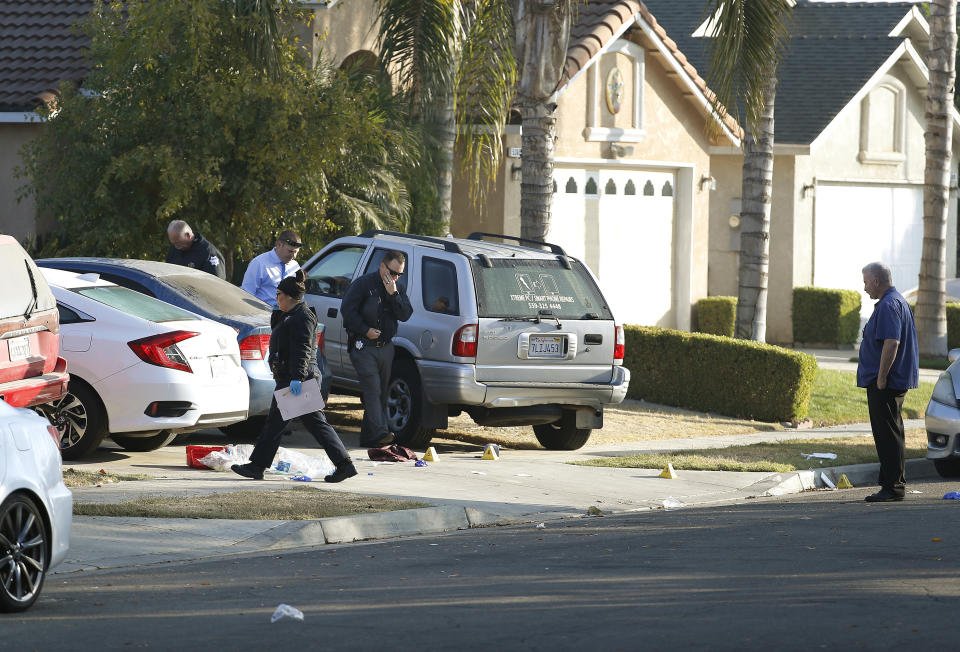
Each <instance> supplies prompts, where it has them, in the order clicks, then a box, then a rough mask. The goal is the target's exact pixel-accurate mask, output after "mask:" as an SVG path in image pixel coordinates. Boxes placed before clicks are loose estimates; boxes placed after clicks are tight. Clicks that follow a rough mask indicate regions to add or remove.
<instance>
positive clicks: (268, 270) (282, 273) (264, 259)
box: [240, 230, 303, 308]
mask: <svg viewBox="0 0 960 652" xmlns="http://www.w3.org/2000/svg"><path fill="white" fill-rule="evenodd" d="M302 246H303V242H301V240H300V236H299V235H298V234H297V232H296V231H290V230H287V231H283V232H281V233H280V235H278V236H277V243H276V245H275V246H274V248H273V249H271V250H270V251H267V252H266V253H262V254H260V255H259V256H257V257H256V258H254V259H253V260H251V261H250V264H249V265H247V271H246V272H245V273H244V275H243V283H242V284H241V285H240V287H242V288H243V289H244V290H246V291H247V292H249V293H250V294H252V295H254V296H255V297H257V298H258V299H260V300H261V301H265V302H266V303H268V304H270V305H271V306H273V307H274V308H276V307H277V285H279V284H280V281H282V280H283V279H285V278H286V277H288V276H293V275H294V274H296V273H297V270H298V269H300V265H299V264H298V263H297V261H296V260H294V258H296V257H297V254H298V253H299V252H300V247H302Z"/></svg>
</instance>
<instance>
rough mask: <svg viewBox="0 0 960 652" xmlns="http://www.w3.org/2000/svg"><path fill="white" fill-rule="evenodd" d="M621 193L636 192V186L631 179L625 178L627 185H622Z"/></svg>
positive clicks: (633, 193)
mask: <svg viewBox="0 0 960 652" xmlns="http://www.w3.org/2000/svg"><path fill="white" fill-rule="evenodd" d="M623 194H625V195H635V194H637V187H636V186H635V185H634V183H633V179H629V180H627V185H625V186H624V187H623Z"/></svg>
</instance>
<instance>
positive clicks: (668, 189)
mask: <svg viewBox="0 0 960 652" xmlns="http://www.w3.org/2000/svg"><path fill="white" fill-rule="evenodd" d="M660 194H661V195H663V196H664V197H673V186H672V185H671V184H670V182H669V181H664V183H663V188H662V189H661V190H660Z"/></svg>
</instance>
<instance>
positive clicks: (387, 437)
mask: <svg viewBox="0 0 960 652" xmlns="http://www.w3.org/2000/svg"><path fill="white" fill-rule="evenodd" d="M405 265H406V256H404V254H403V253H402V252H400V251H392V250H391V251H387V253H386V254H385V255H384V257H383V261H382V262H381V263H380V266H379V267H378V268H377V270H376V271H374V272H370V273H369V274H364V275H363V276H361V277H360V278H357V279H355V280H354V281H353V283H351V284H350V287H348V288H347V291H346V293H345V294H344V295H343V305H342V306H341V312H342V314H343V325H344V327H345V328H346V329H347V334H348V335H349V338H348V347H349V349H348V350H349V351H350V362H351V363H353V368H354V369H355V370H356V372H357V376H358V378H359V380H360V389H361V391H362V393H363V408H364V409H363V423H362V425H361V427H360V445H361V446H367V447H373V446H385V445H387V444H389V443H391V442H392V441H393V438H394V436H393V434H392V433H391V432H390V428H389V425H388V423H387V385H388V383H389V382H390V369H391V367H392V366H393V341H392V340H393V336H394V335H396V334H397V322H398V321H407V320H408V319H410V315H411V314H412V313H413V308H412V307H411V306H410V299H408V298H407V295H406V294H404V292H403V291H402V290H401V289H400V288H399V287H397V279H398V278H400V275H401V274H403V270H404V267H405Z"/></svg>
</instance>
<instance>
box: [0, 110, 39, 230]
mask: <svg viewBox="0 0 960 652" xmlns="http://www.w3.org/2000/svg"><path fill="white" fill-rule="evenodd" d="M39 129H40V126H39V125H31V124H0V232H2V233H5V234H8V235H12V236H14V237H15V238H17V239H19V240H21V241H22V240H23V239H24V238H26V237H33V236H35V235H36V233H37V225H36V223H35V220H34V217H35V215H36V205H35V203H34V202H33V199H31V198H25V199H24V200H23V201H22V202H17V188H19V187H20V186H21V185H22V184H23V183H24V181H25V180H24V179H16V178H14V168H16V167H17V166H19V165H20V164H21V161H20V148H21V147H23V145H24V144H25V143H27V142H28V141H30V140H33V139H34V138H36V136H37V133H38V132H39Z"/></svg>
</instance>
